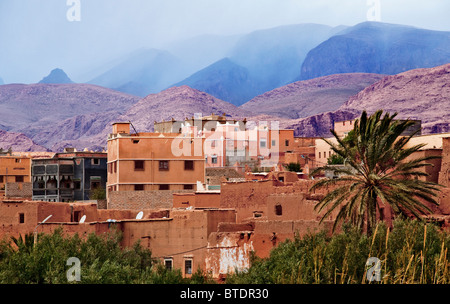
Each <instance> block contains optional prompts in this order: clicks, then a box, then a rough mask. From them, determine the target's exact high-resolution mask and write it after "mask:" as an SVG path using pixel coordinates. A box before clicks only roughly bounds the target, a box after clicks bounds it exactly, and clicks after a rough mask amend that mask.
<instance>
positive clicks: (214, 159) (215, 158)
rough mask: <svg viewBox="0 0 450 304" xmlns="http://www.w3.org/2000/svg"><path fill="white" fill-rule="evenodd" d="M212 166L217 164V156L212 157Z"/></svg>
mask: <svg viewBox="0 0 450 304" xmlns="http://www.w3.org/2000/svg"><path fill="white" fill-rule="evenodd" d="M211 164H217V156H212V157H211Z"/></svg>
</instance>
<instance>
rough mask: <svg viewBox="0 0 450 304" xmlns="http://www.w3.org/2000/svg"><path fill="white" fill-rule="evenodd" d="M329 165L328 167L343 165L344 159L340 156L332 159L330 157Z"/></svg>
mask: <svg viewBox="0 0 450 304" xmlns="http://www.w3.org/2000/svg"><path fill="white" fill-rule="evenodd" d="M327 163H328V165H343V164H344V158H343V157H342V156H340V155H337V154H333V155H331V156H330V157H328V160H327Z"/></svg>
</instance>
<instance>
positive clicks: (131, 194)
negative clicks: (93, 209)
mask: <svg viewBox="0 0 450 304" xmlns="http://www.w3.org/2000/svg"><path fill="white" fill-rule="evenodd" d="M185 135H186V134H181V133H133V134H131V132H130V123H114V124H113V131H112V133H111V134H110V135H109V137H108V184H107V189H108V191H107V192H108V208H113V209H115V208H119V209H120V208H125V209H128V208H131V206H133V204H134V206H135V207H137V208H138V207H139V208H144V207H147V208H149V207H152V208H154V207H167V208H170V207H171V204H172V193H173V192H175V191H188V192H192V191H195V190H196V189H197V187H198V184H200V185H204V184H205V157H204V154H203V138H201V137H196V136H193V135H192V136H191V135H186V136H185ZM133 200H134V203H133V202H131V201H133ZM156 204H159V205H156Z"/></svg>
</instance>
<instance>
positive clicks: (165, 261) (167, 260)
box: [164, 259, 173, 270]
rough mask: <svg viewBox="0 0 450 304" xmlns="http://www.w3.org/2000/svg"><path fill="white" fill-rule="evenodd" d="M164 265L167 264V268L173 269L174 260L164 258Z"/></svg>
mask: <svg viewBox="0 0 450 304" xmlns="http://www.w3.org/2000/svg"><path fill="white" fill-rule="evenodd" d="M164 266H166V269H167V270H172V267H173V260H172V259H164Z"/></svg>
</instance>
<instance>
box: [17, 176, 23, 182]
mask: <svg viewBox="0 0 450 304" xmlns="http://www.w3.org/2000/svg"><path fill="white" fill-rule="evenodd" d="M16 183H23V176H21V175H18V176H16Z"/></svg>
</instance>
